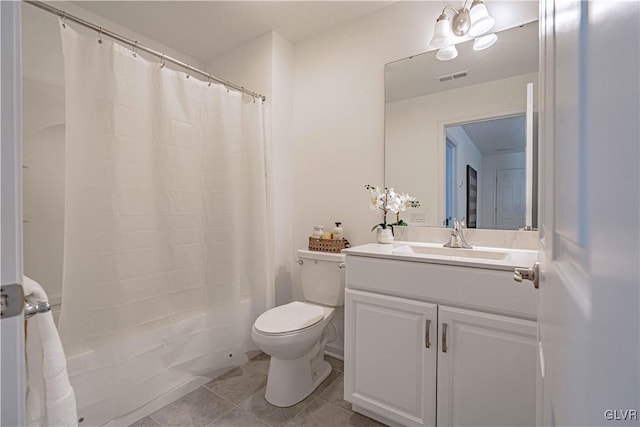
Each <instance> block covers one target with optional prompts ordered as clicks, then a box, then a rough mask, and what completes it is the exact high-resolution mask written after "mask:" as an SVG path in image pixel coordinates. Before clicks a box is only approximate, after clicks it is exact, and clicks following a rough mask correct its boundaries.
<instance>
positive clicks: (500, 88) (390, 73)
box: [384, 21, 538, 229]
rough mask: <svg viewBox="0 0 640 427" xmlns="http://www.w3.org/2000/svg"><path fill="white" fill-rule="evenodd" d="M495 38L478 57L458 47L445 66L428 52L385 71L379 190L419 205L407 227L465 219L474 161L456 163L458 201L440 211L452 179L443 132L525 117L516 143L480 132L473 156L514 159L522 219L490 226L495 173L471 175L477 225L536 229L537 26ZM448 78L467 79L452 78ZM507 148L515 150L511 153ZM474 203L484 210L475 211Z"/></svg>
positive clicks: (469, 44)
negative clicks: (518, 163)
mask: <svg viewBox="0 0 640 427" xmlns="http://www.w3.org/2000/svg"><path fill="white" fill-rule="evenodd" d="M497 34H498V42H497V43H496V45H494V46H493V47H492V48H490V49H487V50H485V51H480V52H476V51H473V49H472V44H473V41H467V42H464V43H459V44H458V45H457V48H458V51H459V52H460V53H459V56H458V58H457V59H454V60H452V61H446V62H445V61H438V60H437V59H436V58H435V52H434V51H430V52H426V53H423V54H420V55H414V56H412V57H409V58H404V59H401V60H399V61H394V62H392V63H389V64H387V65H386V67H385V171H384V172H385V186H387V187H394V188H396V189H398V190H399V191H403V192H407V193H409V194H411V195H414V196H416V197H417V198H418V199H419V200H420V202H421V207H420V208H417V209H412V210H410V211H408V212H407V213H406V214H405V217H406V220H407V222H408V223H409V224H410V225H412V226H432V227H443V226H447V225H448V221H447V218H448V216H451V217H456V218H462V217H466V215H467V214H466V212H467V204H466V193H467V182H466V169H467V168H466V165H467V164H469V165H472V164H473V163H472V162H467V161H466V159H464V158H463V159H462V160H460V159H459V161H458V167H457V170H456V171H455V173H453V175H454V176H455V179H456V181H455V182H457V183H458V187H459V188H458V190H459V193H458V194H457V195H455V196H454V197H456V198H457V200H459V201H460V202H459V203H457V205H458V206H457V210H455V211H454V212H453V213H451V212H448V211H447V203H446V202H447V200H448V197H447V185H446V184H447V180H449V182H451V180H452V177H451V176H450V175H451V174H448V173H447V172H448V171H447V167H446V164H447V159H448V157H447V148H446V147H447V128H450V127H453V126H457V125H468V124H469V123H472V122H489V121H491V120H493V119H498V118H504V117H510V116H517V115H524V116H525V123H524V126H522V127H524V129H523V131H524V134H523V135H522V136H521V137H520V136H518V137H517V138H512V139H513V140H515V139H522V144H520V143H514V144H507V143H506V142H504V141H505V140H507V139H508V138H507V137H508V135H507V134H506V133H505V132H503V131H502V130H499V129H495V130H493V134H492V133H491V132H485V134H486V135H484V136H483V137H484V138H485V139H487V140H488V141H489V142H488V146H487V147H485V148H482V149H479V151H480V152H481V154H482V159H484V162H485V164H491V162H492V161H493V160H494V159H496V158H498V157H499V156H501V157H506V156H505V155H506V154H510V153H516V152H520V153H521V159H522V163H523V166H522V167H523V168H524V171H525V172H524V175H525V179H524V183H523V187H522V188H521V189H519V190H518V191H519V192H521V193H522V194H524V204H525V209H524V212H523V213H522V217H523V218H524V219H523V220H518V221H517V222H514V223H513V224H512V225H511V226H508V225H507V226H505V225H504V224H510V223H509V222H508V221H507V222H502V224H503V226H501V227H500V226H498V227H496V222H497V221H496V219H495V217H497V216H498V215H497V213H496V214H495V215H494V217H493V218H490V215H488V214H487V212H488V209H489V207H487V206H491V209H496V210H497V207H496V201H497V200H498V199H499V197H497V196H496V194H495V192H496V191H497V188H498V187H497V185H494V186H493V187H492V189H491V190H490V191H493V196H492V197H489V196H490V195H491V193H490V191H489V190H487V188H489V187H488V184H485V182H486V183H488V182H491V181H493V182H495V179H496V169H495V167H494V168H493V169H491V168H489V167H485V168H484V169H485V170H484V171H483V168H482V166H481V165H478V166H472V167H473V169H474V170H477V172H478V190H477V191H478V193H477V197H478V217H477V218H476V219H477V220H478V221H477V227H478V228H490V229H496V228H498V229H522V228H524V229H531V228H536V226H537V173H536V172H537V160H536V157H537V156H536V154H537V142H536V141H537V114H536V105H537V102H536V91H537V86H538V44H537V43H538V21H533V22H530V23H527V24H523V25H520V26H518V27H514V28H510V29H506V30H503V31H501V32H499V33H497ZM492 49H495V50H493V51H492ZM455 74H466V76H463V78H459V77H455V76H454V75H455ZM443 79H444V81H441V80H443ZM529 83H531V84H529ZM485 127H486V126H485ZM496 132H497V134H496ZM479 134H480V133H479ZM479 134H478V135H479ZM474 138H476V135H475V134H474ZM478 138H480V139H481V137H480V136H478ZM476 141H477V140H476ZM499 141H502V142H499ZM501 144H502V145H501ZM505 144H506V145H510V146H509V147H506V146H504V145H505ZM478 145H479V146H481V147H482V144H478ZM491 145H493V146H492V147H491ZM511 145H514V146H518V145H521V146H522V147H521V148H516V150H515V151H513V152H512V151H510V150H514V147H512V146H511ZM491 150H493V151H491ZM449 197H451V195H449ZM462 199H464V200H462ZM503 199H504V198H500V200H503ZM480 203H484V204H485V205H487V206H484V207H482V208H481V207H480ZM481 209H484V211H481ZM448 213H449V215H447V214H448ZM467 221H468V218H467Z"/></svg>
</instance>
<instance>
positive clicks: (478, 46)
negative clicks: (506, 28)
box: [473, 33, 498, 50]
mask: <svg viewBox="0 0 640 427" xmlns="http://www.w3.org/2000/svg"><path fill="white" fill-rule="evenodd" d="M496 40H498V36H496V33H491V34H486V35H484V36H482V37H478V38H477V39H475V40H474V41H473V50H485V49H486V48H488V47H491V46H493V44H494V43H495V42H496Z"/></svg>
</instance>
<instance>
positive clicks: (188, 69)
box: [184, 65, 191, 78]
mask: <svg viewBox="0 0 640 427" xmlns="http://www.w3.org/2000/svg"><path fill="white" fill-rule="evenodd" d="M190 70H191V67H189V66H188V65H187V68H185V69H184V72H185V74H186V75H187V78H189V71H190Z"/></svg>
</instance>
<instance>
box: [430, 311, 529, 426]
mask: <svg viewBox="0 0 640 427" xmlns="http://www.w3.org/2000/svg"><path fill="white" fill-rule="evenodd" d="M438 330H439V331H440V338H439V339H438V392H437V394H438V423H437V424H438V426H439V427H445V426H531V425H533V424H534V423H535V419H536V387H535V384H536V355H537V340H536V332H537V327H536V322H534V321H531V320H524V319H516V318H514V317H506V316H500V315H497V314H489V313H482V312H479V311H472V310H463V309H459V308H452V307H446V306H442V305H441V306H439V307H438Z"/></svg>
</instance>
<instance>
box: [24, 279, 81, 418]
mask: <svg viewBox="0 0 640 427" xmlns="http://www.w3.org/2000/svg"><path fill="white" fill-rule="evenodd" d="M22 286H23V288H24V294H25V296H26V297H27V299H28V300H30V301H33V302H37V301H47V294H46V293H45V291H44V290H43V289H42V287H41V286H40V285H39V284H38V283H37V282H35V281H34V280H32V279H30V278H28V277H26V276H24V280H23V283H22ZM25 353H26V361H27V402H26V412H27V413H26V419H27V426H38V427H42V426H51V427H54V426H55V427H70V426H77V425H78V414H77V411H76V396H75V393H74V392H73V388H72V387H71V383H70V382H69V375H67V359H66V357H65V355H64V350H63V349H62V343H61V342H60V335H58V329H57V328H56V325H55V323H54V322H53V316H52V315H51V312H49V313H40V314H37V315H35V316H33V317H31V318H29V319H28V320H27V341H26V344H25Z"/></svg>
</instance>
